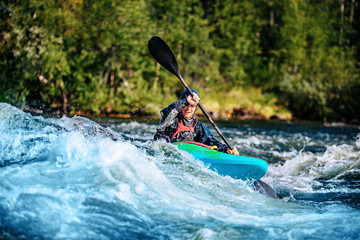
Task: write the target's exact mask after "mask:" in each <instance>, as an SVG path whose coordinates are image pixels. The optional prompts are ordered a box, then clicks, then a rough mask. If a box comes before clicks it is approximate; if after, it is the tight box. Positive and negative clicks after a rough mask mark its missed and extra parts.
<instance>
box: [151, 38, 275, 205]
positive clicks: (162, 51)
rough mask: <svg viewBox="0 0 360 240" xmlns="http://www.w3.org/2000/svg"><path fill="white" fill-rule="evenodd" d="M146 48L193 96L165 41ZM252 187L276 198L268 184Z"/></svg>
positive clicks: (158, 40) (229, 146)
mask: <svg viewBox="0 0 360 240" xmlns="http://www.w3.org/2000/svg"><path fill="white" fill-rule="evenodd" d="M148 48H149V51H150V53H151V55H152V56H153V57H154V58H155V60H156V61H157V62H158V63H160V65H161V66H163V67H164V68H166V69H167V70H168V71H169V72H171V73H172V74H174V75H175V76H176V77H178V78H179V79H180V81H181V83H182V84H183V85H184V87H185V88H186V90H188V92H189V93H190V94H192V95H193V94H194V93H193V92H192V91H191V89H190V88H189V86H188V85H187V84H186V82H185V81H184V79H183V78H182V77H181V74H180V71H179V67H178V64H177V61H176V58H175V55H174V53H173V52H172V50H171V49H170V47H169V46H168V45H167V44H166V43H165V41H164V40H162V39H161V38H160V37H158V36H154V37H152V38H151V39H150V40H149V42H148ZM198 106H199V108H200V109H201V111H202V112H203V113H204V115H205V117H206V118H207V119H208V120H209V122H210V123H211V125H212V126H213V127H214V128H215V130H216V131H217V133H218V134H219V136H220V137H221V139H222V140H223V141H224V142H225V144H226V146H227V147H228V148H230V149H232V147H231V145H230V144H229V143H228V141H227V140H226V138H225V137H224V135H223V134H222V133H221V131H220V129H219V128H218V127H217V126H216V124H215V123H214V121H213V120H212V119H211V117H210V116H209V114H208V113H207V112H206V110H205V109H204V107H203V106H202V105H201V103H200V102H199V103H198ZM254 186H255V188H256V190H257V191H258V192H260V193H262V194H264V195H266V196H269V197H272V198H278V196H277V195H276V192H275V191H274V190H273V189H272V188H271V187H270V186H269V185H268V184H266V183H264V182H263V181H261V180H258V181H255V182H254Z"/></svg>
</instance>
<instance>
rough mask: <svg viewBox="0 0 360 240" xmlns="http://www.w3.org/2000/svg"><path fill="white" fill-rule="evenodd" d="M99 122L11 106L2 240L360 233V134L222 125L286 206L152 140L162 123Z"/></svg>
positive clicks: (4, 119)
mask: <svg viewBox="0 0 360 240" xmlns="http://www.w3.org/2000/svg"><path fill="white" fill-rule="evenodd" d="M99 122H100V125H99V124H98V123H96V122H93V121H91V120H89V119H86V118H82V117H76V116H75V117H73V118H67V117H63V118H61V119H52V118H47V119H45V118H43V117H33V116H31V115H30V114H27V113H24V112H22V111H20V110H18V109H16V108H14V107H12V106H10V105H8V104H3V103H0V134H1V136H0V181H1V184H0V238H5V239H258V238H266V239H306V238H311V239H336V238H344V239H359V238H360V227H359V225H358V224H357V223H358V222H359V221H360V214H359V213H360V211H359V209H360V205H359V200H358V199H359V196H360V193H359V185H360V184H359V179H360V178H359V176H360V173H359V159H360V157H359V156H360V154H359V153H360V137H359V128H348V129H341V130H336V129H334V128H329V129H325V128H324V127H321V126H320V127H319V126H316V127H311V128H309V129H303V128H304V126H301V125H295V124H284V123H283V124H278V125H277V124H275V125H274V124H273V125H271V126H269V125H266V124H265V125H266V126H265V127H264V123H260V125H258V124H259V123H256V124H252V123H250V124H248V123H241V125H239V124H238V125H231V126H229V125H224V126H222V129H223V133H224V134H225V135H226V137H227V138H228V139H229V141H230V143H231V144H233V145H236V146H238V149H240V152H241V154H243V155H251V156H254V157H260V158H263V159H265V160H267V161H268V162H269V163H270V168H269V171H268V173H267V175H266V176H265V177H264V178H263V180H264V181H265V182H267V183H269V184H270V185H271V186H272V187H273V188H274V189H275V190H276V191H277V192H278V193H279V195H280V196H281V199H279V200H275V199H271V198H267V197H265V196H263V195H261V194H259V193H257V192H255V191H254V190H253V189H252V187H251V186H249V185H248V183H246V182H243V181H241V180H235V179H232V178H230V177H222V176H220V175H218V174H217V173H216V172H214V171H211V170H209V169H207V168H206V167H205V166H204V164H203V163H202V162H200V161H196V160H194V159H193V158H192V157H191V156H190V155H189V154H188V153H185V152H183V151H179V150H178V149H177V148H176V147H175V146H172V145H169V144H167V143H163V142H152V141H151V139H152V136H153V134H154V133H155V131H156V130H155V129H156V124H153V123H142V122H134V121H132V122H117V121H113V120H109V121H99ZM307 127H308V126H305V128H307Z"/></svg>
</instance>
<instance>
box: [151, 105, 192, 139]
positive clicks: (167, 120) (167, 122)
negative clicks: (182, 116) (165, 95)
mask: <svg viewBox="0 0 360 240" xmlns="http://www.w3.org/2000/svg"><path fill="white" fill-rule="evenodd" d="M187 104H188V102H187V101H186V99H181V100H178V101H176V102H173V103H172V104H170V105H169V106H168V107H166V108H164V109H163V110H161V111H160V125H159V127H158V128H157V129H156V134H155V136H154V140H159V139H165V140H166V141H167V142H170V141H171V139H170V136H171V132H168V131H171V130H170V129H169V127H170V126H171V125H173V124H176V121H175V118H176V116H177V115H178V114H179V112H181V110H182V109H183V108H184V107H185V106H186V105H187ZM174 127H175V128H176V126H175V125H174Z"/></svg>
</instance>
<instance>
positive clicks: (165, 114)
mask: <svg viewBox="0 0 360 240" xmlns="http://www.w3.org/2000/svg"><path fill="white" fill-rule="evenodd" d="M191 91H192V92H194V93H195V94H194V96H192V95H191V94H190V93H189V92H188V91H187V90H186V89H185V90H184V91H183V92H182V93H181V96H180V99H179V100H178V101H176V102H173V103H172V104H170V105H169V106H168V107H166V108H164V109H163V110H161V111H160V118H161V119H160V126H159V127H158V128H157V131H156V134H155V136H154V140H159V139H165V140H166V141H167V142H180V141H188V142H199V143H202V144H205V145H208V146H210V147H211V148H212V149H216V150H218V151H221V152H227V153H230V154H234V155H239V152H238V150H237V149H236V147H233V149H229V148H228V147H227V146H226V145H225V144H223V143H221V142H219V141H218V140H217V139H215V138H214V136H213V135H212V134H211V132H210V130H209V129H208V128H207V127H206V126H205V124H203V123H201V122H200V121H199V120H198V119H197V118H196V117H195V112H196V109H197V104H198V103H199V101H200V96H199V93H198V92H197V91H196V90H193V89H191Z"/></svg>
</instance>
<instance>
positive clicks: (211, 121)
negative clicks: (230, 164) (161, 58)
mask: <svg viewBox="0 0 360 240" xmlns="http://www.w3.org/2000/svg"><path fill="white" fill-rule="evenodd" d="M176 76H177V77H178V78H179V79H180V81H181V83H182V84H183V85H184V87H185V88H186V90H188V91H189V93H191V94H192V95H194V94H195V93H193V92H192V91H191V89H190V88H189V86H188V85H187V84H186V82H185V81H184V79H183V78H182V77H181V75H180V74H179V75H176ZM198 106H199V108H200V110H201V111H202V112H203V113H204V115H205V117H206V118H207V119H208V120H209V122H210V123H211V125H212V126H213V127H214V129H215V130H216V131H217V133H218V134H219V136H220V137H221V139H222V140H223V141H224V142H225V144H226V146H227V147H228V148H230V149H232V147H231V145H230V144H229V143H228V141H227V140H226V138H225V137H224V135H223V134H222V133H221V131H220V129H219V128H218V127H217V126H216V124H215V122H214V121H213V120H212V119H211V117H210V115H209V114H208V113H207V112H206V110H205V109H204V107H203V106H202V105H201V103H200V102H199V103H198Z"/></svg>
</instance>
